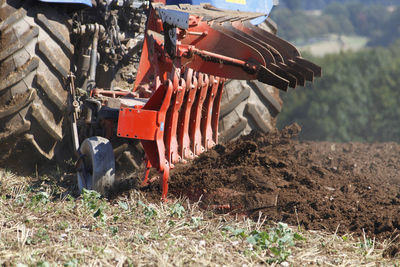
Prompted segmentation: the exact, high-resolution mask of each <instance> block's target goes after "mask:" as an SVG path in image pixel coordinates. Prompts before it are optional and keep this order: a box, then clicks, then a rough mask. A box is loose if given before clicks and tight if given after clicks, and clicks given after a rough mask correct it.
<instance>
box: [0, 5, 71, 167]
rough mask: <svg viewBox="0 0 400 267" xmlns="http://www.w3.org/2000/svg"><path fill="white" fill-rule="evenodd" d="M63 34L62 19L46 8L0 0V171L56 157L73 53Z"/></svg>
mask: <svg viewBox="0 0 400 267" xmlns="http://www.w3.org/2000/svg"><path fill="white" fill-rule="evenodd" d="M69 32H70V29H69V24H68V18H67V17H66V15H65V14H63V13H62V12H60V11H58V10H56V9H55V8H53V7H51V6H49V5H46V4H42V3H39V2H36V1H17V0H0V143H1V149H0V166H4V165H3V164H5V163H6V162H7V164H8V162H10V161H12V162H14V164H21V163H23V164H24V165H23V166H26V167H28V166H32V165H35V164H37V163H38V162H41V161H42V160H43V159H48V160H52V159H55V158H56V156H57V155H58V154H61V153H60V152H61V151H60V147H61V145H60V144H61V143H62V141H63V140H64V136H65V135H66V132H65V129H66V128H67V127H64V125H65V124H66V122H65V121H64V118H65V114H66V109H67V97H68V93H67V90H66V78H67V76H68V74H69V72H70V64H71V63H70V58H72V56H73V53H74V47H73V45H72V44H71V42H70V37H69ZM67 138H68V137H67ZM63 154H66V153H65V151H63ZM13 159H14V160H15V161H13ZM22 161H23V162H22ZM11 164H12V163H11ZM26 164H30V165H26ZM21 167H22V166H21Z"/></svg>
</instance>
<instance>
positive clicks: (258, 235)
mask: <svg viewBox="0 0 400 267" xmlns="http://www.w3.org/2000/svg"><path fill="white" fill-rule="evenodd" d="M223 230H224V231H227V232H229V233H231V235H232V236H235V237H240V238H243V239H245V240H246V241H247V242H248V243H249V244H251V245H252V246H253V248H255V249H256V250H268V251H269V252H270V253H271V256H272V257H271V258H270V259H268V260H267V262H268V263H273V262H278V263H281V262H283V261H285V260H286V259H287V257H288V256H290V254H291V250H290V247H293V246H294V245H295V242H296V241H300V240H305V239H304V238H303V237H302V236H301V235H300V234H298V233H295V232H293V230H292V229H290V228H289V227H288V225H287V224H285V223H278V225H277V227H274V228H271V229H270V230H269V231H268V232H267V231H257V230H254V231H252V232H250V233H246V230H244V229H234V228H233V227H231V226H226V227H224V228H223Z"/></svg>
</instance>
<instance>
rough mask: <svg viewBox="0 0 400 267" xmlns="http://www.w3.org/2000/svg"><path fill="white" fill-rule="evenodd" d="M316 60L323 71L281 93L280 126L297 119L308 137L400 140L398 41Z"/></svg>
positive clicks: (301, 136)
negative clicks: (306, 84) (317, 75)
mask: <svg viewBox="0 0 400 267" xmlns="http://www.w3.org/2000/svg"><path fill="white" fill-rule="evenodd" d="M308 57H310V56H308ZM312 60H313V61H314V62H316V63H317V64H319V65H320V66H322V68H323V77H322V78H318V79H317V80H316V81H315V82H314V84H310V85H308V86H307V87H306V88H298V89H296V90H293V91H291V92H289V93H287V94H285V93H283V94H281V96H282V98H283V101H284V103H285V104H284V110H283V112H282V113H281V114H280V116H279V121H278V127H280V128H281V127H283V126H285V125H288V124H290V123H292V122H297V123H299V124H300V125H301V126H302V127H303V130H302V133H301V135H300V138H302V139H306V140H328V141H339V142H346V141H366V142H381V141H397V142H400V107H399V103H400V89H399V85H400V75H399V73H400V42H399V41H398V42H396V43H394V44H393V45H392V46H390V47H389V48H368V49H365V50H362V51H359V52H345V53H341V54H337V55H327V56H325V57H323V58H312Z"/></svg>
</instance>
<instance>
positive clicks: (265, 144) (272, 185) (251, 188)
mask: <svg viewBox="0 0 400 267" xmlns="http://www.w3.org/2000/svg"><path fill="white" fill-rule="evenodd" d="M300 130H301V129H300V127H299V126H298V125H297V124H293V125H291V126H289V127H287V128H285V129H283V130H282V131H280V132H278V131H276V132H272V133H269V134H266V135H263V134H259V133H252V134H250V135H248V136H245V137H242V138H240V139H239V140H237V141H234V142H232V143H229V144H227V145H218V146H216V147H215V149H213V150H211V151H208V152H207V153H204V154H202V155H201V156H200V157H199V158H197V159H196V160H194V161H193V162H192V163H191V164H187V165H179V166H178V167H176V168H175V169H174V170H173V171H172V173H171V177H170V183H169V185H170V191H169V192H170V193H169V194H172V195H175V196H179V195H185V196H187V197H189V198H190V199H191V200H193V201H197V200H199V199H201V204H202V205H203V206H205V207H212V208H215V209H216V210H218V211H220V212H229V213H233V214H235V213H238V214H246V215H248V216H251V217H253V218H255V219H257V218H258V217H259V212H262V215H263V216H266V217H267V219H269V220H272V221H283V222H286V223H289V224H291V225H300V226H301V227H303V228H305V229H315V230H327V231H331V232H335V231H337V232H338V233H339V234H346V233H354V234H356V235H362V234H363V229H364V231H365V233H366V235H367V236H368V237H371V238H372V237H377V238H379V239H385V238H391V237H392V238H393V237H394V236H396V235H397V234H399V233H400V173H399V170H400V144H396V143H379V144H361V143H344V144H339V143H329V142H300V141H297V140H295V136H296V135H297V134H298V133H299V132H300Z"/></svg>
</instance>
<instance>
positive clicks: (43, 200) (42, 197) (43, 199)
mask: <svg viewBox="0 0 400 267" xmlns="http://www.w3.org/2000/svg"><path fill="white" fill-rule="evenodd" d="M49 202H50V199H49V194H47V193H46V192H39V193H37V194H36V195H34V196H33V197H32V199H31V205H32V206H37V205H40V204H41V205H46V204H47V203H49Z"/></svg>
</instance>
